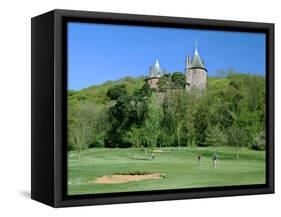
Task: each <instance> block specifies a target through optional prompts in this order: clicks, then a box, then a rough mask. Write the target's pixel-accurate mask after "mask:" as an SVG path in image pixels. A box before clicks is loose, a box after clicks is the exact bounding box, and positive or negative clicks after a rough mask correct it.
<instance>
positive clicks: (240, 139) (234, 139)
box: [227, 124, 247, 160]
mask: <svg viewBox="0 0 281 217" xmlns="http://www.w3.org/2000/svg"><path fill="white" fill-rule="evenodd" d="M227 138H228V144H229V145H231V146H234V147H235V149H236V159H237V160H239V151H240V147H241V146H243V145H244V144H245V143H246V139H247V135H246V133H245V132H244V131H243V129H241V128H240V127H238V126H237V125H235V124H234V125H233V126H231V127H230V128H229V129H228V137H227Z"/></svg>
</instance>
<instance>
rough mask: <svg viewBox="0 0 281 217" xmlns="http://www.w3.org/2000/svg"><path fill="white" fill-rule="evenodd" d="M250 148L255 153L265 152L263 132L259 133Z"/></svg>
mask: <svg viewBox="0 0 281 217" xmlns="http://www.w3.org/2000/svg"><path fill="white" fill-rule="evenodd" d="M250 148H251V149H254V150H257V151H264V150H265V132H260V133H259V134H258V135H256V137H255V138H254V142H253V144H252V145H251V146H250Z"/></svg>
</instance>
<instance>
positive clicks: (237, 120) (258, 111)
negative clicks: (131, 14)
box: [68, 72, 266, 157]
mask: <svg viewBox="0 0 281 217" xmlns="http://www.w3.org/2000/svg"><path fill="white" fill-rule="evenodd" d="M184 84H185V80H184V75H183V74H182V73H179V72H175V73H172V74H166V75H165V76H163V77H162V79H161V81H160V83H159V88H158V89H154V90H153V89H150V88H149V87H148V86H147V85H146V84H145V82H144V77H138V78H132V77H126V78H123V79H120V80H117V81H108V82H106V83H104V84H101V85H96V86H91V87H88V88H86V89H83V90H80V91H73V90H69V91H68V149H69V150H76V151H77V152H78V155H79V153H80V151H81V150H82V149H86V148H91V147H109V148H115V147H118V148H126V147H135V148H144V149H145V148H155V147H170V146H175V147H179V148H180V147H183V146H194V147H196V146H213V147H216V146H233V147H235V148H236V149H237V151H238V150H239V148H240V147H249V148H252V149H255V150H264V148H265V118H266V117H265V78H264V76H258V75H249V74H242V73H228V74H227V75H226V76H223V77H209V78H208V81H207V90H205V91H204V92H197V91H196V90H194V91H191V92H188V91H186V90H185V89H184ZM237 157H238V155H237Z"/></svg>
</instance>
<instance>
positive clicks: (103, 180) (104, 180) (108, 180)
mask: <svg viewBox="0 0 281 217" xmlns="http://www.w3.org/2000/svg"><path fill="white" fill-rule="evenodd" d="M161 178H162V176H161V174H160V173H150V174H145V175H110V176H102V177H99V178H97V179H96V180H95V181H90V183H91V182H92V183H95V184H120V183H127V182H134V181H142V180H149V179H161Z"/></svg>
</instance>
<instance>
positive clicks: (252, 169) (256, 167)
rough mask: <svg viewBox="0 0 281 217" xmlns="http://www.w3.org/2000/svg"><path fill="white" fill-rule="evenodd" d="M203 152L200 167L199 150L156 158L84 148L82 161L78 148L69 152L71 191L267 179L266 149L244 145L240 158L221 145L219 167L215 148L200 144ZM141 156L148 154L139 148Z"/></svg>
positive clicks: (149, 187)
mask: <svg viewBox="0 0 281 217" xmlns="http://www.w3.org/2000/svg"><path fill="white" fill-rule="evenodd" d="M198 150H200V152H201V153H202V156H203V158H202V160H201V166H200V167H198V165H197V161H196V155H195V152H194V151H195V150H193V149H190V148H185V149H181V150H180V151H179V150H177V149H173V151H171V152H163V153H156V154H155V155H156V159H154V160H135V159H134V151H133V150H131V149H88V150H85V151H83V153H82V156H81V162H77V160H76V159H77V158H76V154H75V152H70V153H69V170H68V173H69V180H68V181H69V194H89V193H103V192H125V191H143V190H153V189H154V190H156V189H175V188H195V187H207V186H227V185H243V184H260V183H264V182H265V153H264V152H258V151H253V150H249V149H246V148H245V149H243V150H242V151H241V154H240V160H236V159H235V157H236V155H235V151H234V150H233V149H232V148H230V147H221V148H219V149H218V153H219V156H220V160H219V165H218V167H217V168H213V167H212V151H213V150H212V148H210V147H208V148H200V149H199V148H198V149H197V151H198ZM138 156H139V157H142V158H143V157H146V158H148V157H149V156H145V155H144V153H142V152H139V153H138ZM132 171H150V172H160V173H162V174H165V175H166V178H164V179H160V180H145V181H138V182H130V183H125V184H89V183H88V181H90V180H95V179H96V178H97V177H100V176H104V175H110V174H114V173H118V172H132Z"/></svg>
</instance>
